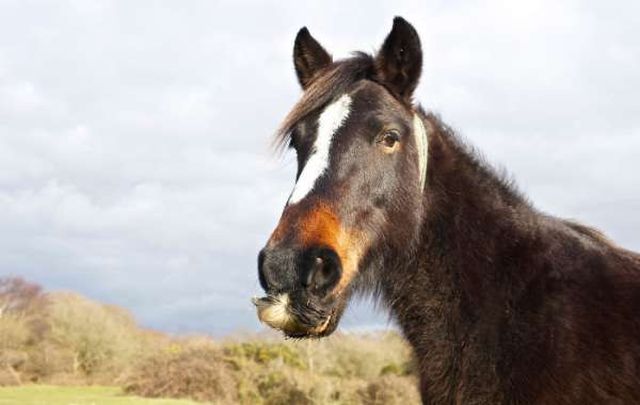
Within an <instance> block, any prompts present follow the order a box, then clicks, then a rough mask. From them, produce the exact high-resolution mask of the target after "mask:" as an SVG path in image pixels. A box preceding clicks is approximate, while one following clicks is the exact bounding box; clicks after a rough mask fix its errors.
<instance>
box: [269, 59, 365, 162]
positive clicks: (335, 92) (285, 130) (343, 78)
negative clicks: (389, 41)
mask: <svg viewBox="0 0 640 405" xmlns="http://www.w3.org/2000/svg"><path fill="white" fill-rule="evenodd" d="M373 73H374V60H373V57H371V55H368V54H365V53H362V52H357V53H355V54H354V56H353V57H351V58H349V59H345V60H341V61H338V62H336V63H334V64H332V65H331V66H329V67H327V68H326V69H323V70H322V71H320V72H319V74H318V76H317V77H316V78H315V79H314V80H313V82H312V83H311V85H310V86H309V87H308V88H307V89H306V91H305V92H304V93H303V94H302V97H301V98H300V100H299V101H298V102H297V103H296V105H295V106H293V109H292V110H291V111H290V112H289V114H287V116H286V117H285V119H284V121H283V122H282V124H281V125H280V127H279V129H278V131H277V132H276V136H275V142H274V145H275V147H276V148H277V149H280V150H281V149H283V148H284V147H286V146H287V144H288V143H289V140H290V137H291V131H292V130H293V129H294V128H295V126H296V125H298V123H299V122H301V121H302V120H304V119H305V118H306V117H308V116H309V115H310V114H312V113H314V112H316V111H319V110H320V109H321V108H323V107H325V106H326V105H327V104H329V103H330V102H331V101H334V100H336V99H337V98H338V97H340V96H341V95H343V94H344V93H346V92H347V91H348V89H349V87H351V86H352V85H353V84H354V83H356V82H357V81H359V80H362V79H368V78H372V77H373Z"/></svg>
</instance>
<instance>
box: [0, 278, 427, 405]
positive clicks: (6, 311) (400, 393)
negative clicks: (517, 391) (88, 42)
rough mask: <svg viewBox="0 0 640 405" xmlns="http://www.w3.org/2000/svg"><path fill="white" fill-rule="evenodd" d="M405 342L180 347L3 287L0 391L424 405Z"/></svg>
mask: <svg viewBox="0 0 640 405" xmlns="http://www.w3.org/2000/svg"><path fill="white" fill-rule="evenodd" d="M410 358H411V356H410V350H409V348H408V347H407V345H406V344H405V343H404V341H403V340H402V339H401V338H400V337H399V336H398V335H397V334H396V333H391V332H387V333H376V334H367V335H363V334H359V335H352V334H342V335H340V334H338V335H336V336H332V337H330V338H327V339H323V340H319V341H318V340H316V341H291V340H289V341H284V340H282V339H281V338H275V337H252V338H244V339H231V340H226V341H214V340H212V339H210V338H208V337H189V338H170V337H168V336H166V335H164V334H161V333H158V332H152V331H148V330H144V329H141V328H140V327H138V326H137V325H136V323H135V322H134V320H133V318H132V316H131V315H130V314H129V313H128V312H126V311H125V310H123V309H122V308H119V307H115V306H109V305H104V304H100V303H97V302H95V301H91V300H89V299H87V298H85V297H82V296H80V295H77V294H72V293H43V292H42V290H41V289H40V288H39V287H38V286H36V285H33V284H31V283H28V282H25V281H23V280H20V279H0V385H16V384H23V383H27V382H36V383H38V382H39V383H48V384H95V383H99V384H117V385H120V386H122V387H123V388H124V390H125V391H127V392H129V393H132V394H136V395H141V396H148V397H173V398H191V399H194V400H198V401H207V402H213V403H218V404H403V405H405V404H407V405H408V404H412V403H419V397H418V393H417V390H416V382H415V379H414V377H413V372H412V371H413V370H412V362H411V360H410Z"/></svg>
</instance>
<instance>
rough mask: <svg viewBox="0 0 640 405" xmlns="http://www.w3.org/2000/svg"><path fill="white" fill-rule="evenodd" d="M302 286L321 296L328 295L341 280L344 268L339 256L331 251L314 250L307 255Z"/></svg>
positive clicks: (323, 249)
mask: <svg viewBox="0 0 640 405" xmlns="http://www.w3.org/2000/svg"><path fill="white" fill-rule="evenodd" d="M305 267H306V269H305V270H306V271H305V272H304V273H303V274H304V276H303V277H302V285H303V286H304V287H305V288H307V289H310V290H311V291H313V292H315V293H319V294H326V293H327V292H329V290H331V288H333V287H334V286H335V285H336V284H337V283H338V281H339V280H340V275H341V274H342V268H341V265H340V259H339V258H338V255H337V254H336V253H335V252H334V251H333V250H331V249H326V248H320V249H312V250H311V251H309V252H308V254H307V260H306V266H305Z"/></svg>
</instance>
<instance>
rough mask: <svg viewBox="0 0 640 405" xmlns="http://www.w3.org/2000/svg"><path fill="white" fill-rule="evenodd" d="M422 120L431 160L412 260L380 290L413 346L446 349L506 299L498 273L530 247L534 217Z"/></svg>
mask: <svg viewBox="0 0 640 405" xmlns="http://www.w3.org/2000/svg"><path fill="white" fill-rule="evenodd" d="M424 119H425V123H426V124H427V127H428V128H429V160H428V168H427V182H426V189H425V192H424V204H423V205H424V210H425V213H424V215H423V217H424V219H423V224H422V231H421V237H420V241H419V243H418V247H417V249H416V250H417V254H416V255H415V257H413V258H411V259H410V260H407V261H406V265H404V266H397V265H396V266H395V267H396V269H398V270H397V271H394V272H386V275H385V276H386V277H388V279H387V280H384V281H383V282H382V283H381V284H382V287H383V290H385V296H386V298H387V302H388V303H389V305H390V307H391V310H392V312H393V313H394V314H395V315H396V317H397V318H398V321H399V323H400V325H401V327H402V328H403V329H404V332H405V334H406V335H407V337H408V338H409V340H410V341H411V340H417V341H419V340H421V339H424V338H425V336H432V337H433V338H434V339H435V340H437V339H438V336H440V337H442V338H444V337H445V336H442V335H446V339H447V341H451V339H452V338H453V339H454V340H455V337H456V336H452V334H453V335H456V334H458V335H459V336H457V337H459V338H461V339H462V336H463V335H465V334H466V333H467V332H468V329H469V327H470V325H471V324H473V323H476V322H477V321H479V320H480V319H482V322H484V323H485V325H487V323H490V322H491V320H489V319H484V314H495V313H496V311H494V310H491V308H492V307H493V308H495V307H497V306H500V305H501V302H502V300H504V299H507V297H506V295H505V290H506V289H508V288H507V285H508V283H509V282H510V277H511V275H509V274H503V267H506V265H505V263H506V262H508V261H509V260H518V257H517V254H516V253H515V252H517V251H518V249H520V248H521V247H522V244H528V243H530V242H532V241H533V240H534V237H533V234H532V232H533V231H532V230H533V229H535V226H534V221H535V220H536V214H535V213H534V211H533V209H531V208H530V207H529V205H528V204H527V203H526V202H525V201H524V199H522V198H521V197H520V196H519V195H518V194H517V193H516V192H515V191H514V190H513V189H512V188H511V186H509V185H508V184H507V183H505V182H504V181H503V180H502V179H500V177H499V176H497V175H496V174H495V173H494V172H493V171H492V170H491V169H489V168H488V167H487V166H486V165H485V164H484V163H482V162H481V161H480V160H479V159H478V158H477V157H475V156H474V155H473V153H471V152H470V151H469V150H468V149H467V148H466V147H465V146H464V145H462V143H461V142H460V141H459V140H458V139H457V138H456V136H455V135H454V134H453V133H452V131H450V130H449V129H448V128H447V127H446V126H444V125H443V124H442V123H441V122H440V121H439V120H438V119H437V118H436V117H434V116H426V117H424ZM396 264H397V263H396ZM512 265H513V263H510V264H509V266H512ZM498 312H499V311H498ZM412 337H413V339H412ZM432 343H433V342H432ZM432 347H433V346H432Z"/></svg>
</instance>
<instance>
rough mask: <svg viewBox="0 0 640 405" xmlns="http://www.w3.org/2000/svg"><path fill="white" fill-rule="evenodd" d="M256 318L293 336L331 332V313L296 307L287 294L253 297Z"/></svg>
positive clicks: (318, 334) (319, 334) (318, 335)
mask: <svg viewBox="0 0 640 405" xmlns="http://www.w3.org/2000/svg"><path fill="white" fill-rule="evenodd" d="M251 301H252V302H253V304H254V305H255V306H256V310H257V312H258V319H260V321H261V322H262V323H264V324H266V325H267V326H269V327H271V328H273V329H276V330H279V331H282V332H283V333H284V334H285V335H287V336H289V337H293V338H305V337H321V336H326V335H328V334H330V333H331V331H332V330H331V328H330V326H331V321H332V319H333V313H332V312H330V313H329V314H325V313H324V311H318V310H316V309H313V308H303V309H300V308H297V307H296V306H295V305H292V301H291V300H290V298H289V295H288V294H278V295H267V296H266V297H254V298H253V299H252V300H251Z"/></svg>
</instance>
